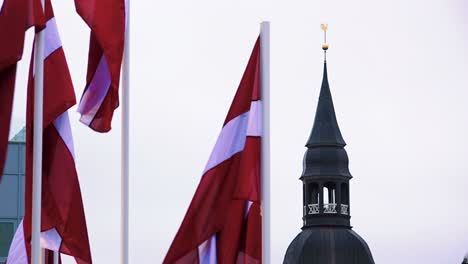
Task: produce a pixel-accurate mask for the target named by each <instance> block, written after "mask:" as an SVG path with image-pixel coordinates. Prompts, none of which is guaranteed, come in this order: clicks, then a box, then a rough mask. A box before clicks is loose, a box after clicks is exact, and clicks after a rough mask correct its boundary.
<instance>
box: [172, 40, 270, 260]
mask: <svg viewBox="0 0 468 264" xmlns="http://www.w3.org/2000/svg"><path fill="white" fill-rule="evenodd" d="M261 104H262V101H261V100H260V38H259V39H258V40H257V42H256V44H255V47H254V49H253V52H252V55H251V57H250V59H249V62H248V64H247V68H246V70H245V72H244V75H243V77H242V80H241V83H240V85H239V88H238V90H237V93H236V95H235V97H234V100H233V102H232V105H231V107H230V109H229V112H228V115H227V117H226V120H225V122H224V125H223V128H222V130H221V133H220V135H219V137H218V140H217V142H216V144H215V147H214V149H213V151H212V153H211V156H210V158H209V161H208V163H207V166H206V168H205V170H204V173H203V176H202V179H201V182H200V184H199V185H198V188H197V190H196V192H195V195H194V197H193V199H192V202H191V204H190V206H189V208H188V211H187V213H186V215H185V218H184V220H183V222H182V225H181V227H180V229H179V231H178V232H177V235H176V237H175V239H174V241H173V243H172V245H171V247H170V249H169V251H168V253H167V255H166V258H165V259H164V263H165V264H172V263H177V264H189V263H190V264H192V263H198V264H214V263H221V264H223V263H226V264H232V263H236V264H260V263H261V262H262V261H261V255H262V254H261V253H262V252H261V250H262V242H261V229H262V228H261V211H260V200H261V197H260V190H261V188H260V181H261V178H260V155H261V153H260V152H261V145H260V143H261V136H262V107H261Z"/></svg>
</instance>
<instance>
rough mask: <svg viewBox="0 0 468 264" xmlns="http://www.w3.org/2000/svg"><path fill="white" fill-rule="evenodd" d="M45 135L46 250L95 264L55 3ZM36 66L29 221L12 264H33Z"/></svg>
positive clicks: (30, 113) (47, 55)
mask: <svg viewBox="0 0 468 264" xmlns="http://www.w3.org/2000/svg"><path fill="white" fill-rule="evenodd" d="M45 17H46V20H47V22H46V27H45V28H44V29H43V30H44V35H45V37H44V39H45V43H44V109H43V113H44V123H43V126H44V129H43V149H42V153H43V163H42V206H41V246H42V247H43V248H46V249H49V250H53V251H60V252H61V253H64V254H67V255H71V256H73V257H74V258H75V260H76V261H77V263H78V264H88V263H92V261H91V252H90V249H89V240H88V234H87V229H86V220H85V215H84V210H83V202H82V199H81V191H80V185H79V182H78V175H77V172H76V168H75V154H74V147H73V138H72V132H71V127H70V121H69V118H68V112H67V110H68V109H69V108H70V107H71V106H73V105H74V104H75V103H76V101H75V94H74V90H73V86H72V82H71V78H70V73H69V71H68V66H67V62H66V60H65V54H64V52H63V49H62V44H61V41H60V37H59V34H58V30H57V24H56V21H55V18H54V14H53V10H52V6H51V3H50V0H46V3H45ZM32 65H33V63H32V60H31V67H30V78H29V86H28V103H27V116H26V190H25V203H26V206H25V216H24V220H23V223H24V224H23V223H22V224H21V225H20V227H19V228H18V230H17V232H16V234H15V237H14V239H13V243H12V245H11V247H10V251H9V256H8V262H9V263H11V264H13V263H14V264H29V261H30V260H29V258H30V240H31V221H32V219H31V218H32V208H31V207H32V177H33V176H32V163H33V138H34V137H33V126H34V123H33V117H34V105H33V104H34V80H33V71H32V69H33V67H32Z"/></svg>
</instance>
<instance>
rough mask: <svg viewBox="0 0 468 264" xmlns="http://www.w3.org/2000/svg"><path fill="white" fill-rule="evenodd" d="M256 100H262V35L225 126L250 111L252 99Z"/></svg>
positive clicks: (256, 44) (254, 49)
mask: <svg viewBox="0 0 468 264" xmlns="http://www.w3.org/2000/svg"><path fill="white" fill-rule="evenodd" d="M256 100H260V37H258V39H257V41H256V42H255V46H254V48H253V51H252V55H250V59H249V62H248V63H247V67H246V69H245V72H244V75H243V76H242V80H241V82H240V84H239V88H238V89H237V92H236V95H235V96H234V100H233V101H232V104H231V107H230V109H229V112H228V114H227V116H226V120H224V124H223V126H224V125H226V124H227V123H228V122H229V121H231V120H232V119H234V118H235V117H237V116H239V115H241V114H243V113H245V112H247V111H249V109H250V104H251V101H256Z"/></svg>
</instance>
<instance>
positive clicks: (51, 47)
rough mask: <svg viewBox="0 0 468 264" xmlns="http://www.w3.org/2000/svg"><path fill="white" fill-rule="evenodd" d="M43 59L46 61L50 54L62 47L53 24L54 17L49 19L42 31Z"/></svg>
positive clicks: (54, 23) (55, 26)
mask: <svg viewBox="0 0 468 264" xmlns="http://www.w3.org/2000/svg"><path fill="white" fill-rule="evenodd" d="M44 30H45V31H44V38H45V40H44V58H46V59H47V57H49V55H50V54H52V52H54V51H56V50H57V49H59V48H60V47H62V41H61V40H60V35H59V32H58V28H57V23H56V22H55V17H53V18H51V19H49V20H48V21H47V23H46V28H45V29H44Z"/></svg>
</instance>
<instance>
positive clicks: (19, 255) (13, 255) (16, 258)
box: [8, 220, 28, 264]
mask: <svg viewBox="0 0 468 264" xmlns="http://www.w3.org/2000/svg"><path fill="white" fill-rule="evenodd" d="M8 263H11V264H28V253H27V251H26V244H25V241H24V228H23V220H21V223H20V224H19V225H18V228H17V229H16V232H15V236H14V237H13V241H11V245H10V250H9V251H8Z"/></svg>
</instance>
